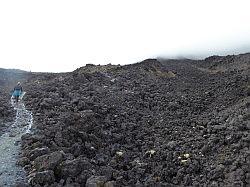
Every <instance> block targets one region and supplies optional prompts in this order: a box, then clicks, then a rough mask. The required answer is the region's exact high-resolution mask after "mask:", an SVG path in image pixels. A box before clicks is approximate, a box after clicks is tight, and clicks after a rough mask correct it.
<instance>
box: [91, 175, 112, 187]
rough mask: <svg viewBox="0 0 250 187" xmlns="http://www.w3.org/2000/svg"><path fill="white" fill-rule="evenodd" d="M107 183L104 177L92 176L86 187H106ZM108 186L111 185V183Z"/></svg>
mask: <svg viewBox="0 0 250 187" xmlns="http://www.w3.org/2000/svg"><path fill="white" fill-rule="evenodd" d="M106 182H107V178H106V177H104V176H91V177H90V178H89V179H88V180H87V182H86V187H104V185H105V183H106ZM106 185H111V184H110V183H109V184H106ZM111 186H112V185H111Z"/></svg>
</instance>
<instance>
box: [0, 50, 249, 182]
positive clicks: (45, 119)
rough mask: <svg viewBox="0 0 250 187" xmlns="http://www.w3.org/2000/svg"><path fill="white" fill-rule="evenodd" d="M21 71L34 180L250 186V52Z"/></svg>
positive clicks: (25, 145) (27, 155)
mask: <svg viewBox="0 0 250 187" xmlns="http://www.w3.org/2000/svg"><path fill="white" fill-rule="evenodd" d="M0 71H2V70H0ZM9 73H10V72H9ZM20 73H21V74H19V75H20V77H21V78H22V82H23V86H24V88H25V90H26V91H27V94H26V97H25V99H24V102H25V104H26V107H27V108H28V109H29V110H31V111H32V112H33V117H34V124H33V127H32V133H30V134H26V135H24V136H23V137H22V154H21V158H20V164H21V165H22V166H23V167H24V169H25V170H26V172H27V176H28V179H29V183H30V185H31V186H55V187H56V186H85V185H86V186H88V187H90V186H106V187H112V186H156V185H158V186H248V185H250V171H249V168H250V167H249V166H250V150H249V143H250V133H249V132H250V80H249V75H250V54H242V55H236V56H234V55H232V56H225V57H220V56H213V57H209V58H207V59H205V60H199V61H194V60H188V59H187V60H164V59H158V60H157V59H148V60H145V61H143V62H140V63H137V64H132V65H126V66H116V65H106V66H95V65H87V66H85V67H81V68H79V69H77V70H75V71H73V72H71V73H62V74H52V73H40V74H36V73H27V72H20ZM1 75H2V74H1ZM8 75H9V74H8ZM20 77H18V78H15V79H14V78H13V79H11V81H13V82H16V81H17V80H18V79H20ZM0 81H1V82H2V84H1V85H5V87H4V88H2V90H7V88H6V87H9V85H11V84H13V83H12V82H11V83H10V82H6V76H0ZM1 93H4V95H5V96H4V97H2V100H3V101H1V103H4V102H5V107H6V108H8V106H9V105H8V104H6V103H8V102H9V101H8V100H7V99H8V96H7V91H5V92H1ZM3 111H5V110H2V111H1V110H0V116H1V115H2V116H3ZM8 111H10V113H8V114H4V116H7V118H8V119H10V118H11V108H8ZM0 130H1V129H0Z"/></svg>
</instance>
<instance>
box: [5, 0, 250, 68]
mask: <svg viewBox="0 0 250 187" xmlns="http://www.w3.org/2000/svg"><path fill="white" fill-rule="evenodd" d="M249 8H250V1H249V0H88V1H87V0H81V1H78V0H73V1H69V0H67V1H65V0H42V1H37V0H22V1H20V0H11V1H10V0H5V1H0V67H2V68H18V69H24V70H28V71H30V70H31V71H49V72H64V71H72V70H74V69H76V68H78V67H80V66H84V65H85V64H87V63H93V64H108V63H112V64H129V63H135V62H138V61H141V60H143V59H146V58H153V57H163V56H165V57H169V58H170V57H171V58H173V57H194V58H197V57H206V56H209V55H213V54H220V55H222V54H238V53H244V52H250V24H249V22H250V11H249Z"/></svg>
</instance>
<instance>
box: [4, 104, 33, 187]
mask: <svg viewBox="0 0 250 187" xmlns="http://www.w3.org/2000/svg"><path fill="white" fill-rule="evenodd" d="M12 106H13V107H14V109H15V110H16V118H15V121H14V123H13V124H12V125H11V126H10V127H9V128H8V129H7V131H6V132H5V133H4V134H3V135H2V136H0V155H1V156H0V186H15V184H17V183H23V182H25V172H24V170H23V169H22V168H21V167H20V166H17V165H16V162H17V160H18V156H19V152H20V140H21V136H22V135H23V134H24V133H27V132H29V130H30V128H31V125H32V122H33V117H32V113H31V112H30V111H28V110H26V109H25V105H24V104H23V103H21V102H20V103H18V104H14V103H13V102H12Z"/></svg>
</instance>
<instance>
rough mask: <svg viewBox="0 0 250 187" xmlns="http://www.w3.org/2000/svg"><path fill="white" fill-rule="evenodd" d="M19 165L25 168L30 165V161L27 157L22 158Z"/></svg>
mask: <svg viewBox="0 0 250 187" xmlns="http://www.w3.org/2000/svg"><path fill="white" fill-rule="evenodd" d="M17 164H18V165H20V166H22V167H24V166H26V165H28V164H30V159H28V158H27V157H22V158H20V159H19V160H18V161H17Z"/></svg>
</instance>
